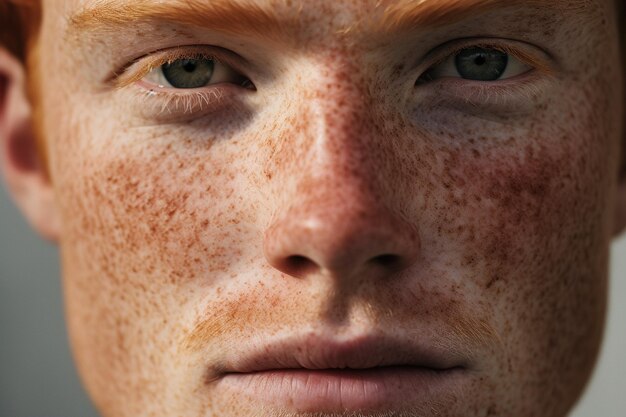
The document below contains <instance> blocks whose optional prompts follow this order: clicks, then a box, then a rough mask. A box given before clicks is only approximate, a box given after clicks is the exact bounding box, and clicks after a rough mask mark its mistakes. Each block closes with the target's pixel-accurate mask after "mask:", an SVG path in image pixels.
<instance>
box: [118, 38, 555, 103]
mask: <svg viewBox="0 0 626 417" xmlns="http://www.w3.org/2000/svg"><path fill="white" fill-rule="evenodd" d="M472 47H479V48H485V49H493V50H498V51H501V52H503V53H507V54H510V55H512V56H513V57H515V58H517V59H519V60H520V61H522V62H523V63H525V64H527V65H529V66H530V67H531V68H532V69H531V70H530V71H528V72H526V73H524V74H522V75H518V76H515V77H512V78H510V79H505V80H502V81H492V82H481V81H471V80H464V79H461V78H446V79H445V80H443V79H435V80H429V81H426V82H424V83H420V79H421V78H422V77H423V76H424V75H425V74H426V73H427V72H428V71H429V70H430V69H431V68H434V67H436V66H437V65H440V64H442V63H444V62H445V61H446V60H447V59H449V58H450V57H451V56H454V55H456V54H458V53H460V52H461V51H463V50H465V49H467V48H472ZM216 49H219V48H216ZM438 49H439V50H440V51H441V52H438V53H436V54H435V56H434V58H431V59H430V60H434V63H433V64H431V65H429V66H428V67H427V69H426V71H423V72H422V74H421V75H420V77H419V78H418V80H417V81H416V84H415V85H416V87H420V86H424V85H426V84H439V85H440V86H442V87H443V88H444V89H446V90H448V91H449V92H451V93H452V96H453V97H455V98H458V97H459V96H460V97H464V98H465V101H466V102H468V103H475V104H481V103H485V102H487V103H494V102H495V103H499V102H501V101H505V100H507V99H509V98H511V97H519V96H522V97H524V98H526V99H530V98H532V97H533V96H535V95H536V94H537V93H538V92H539V88H538V86H537V85H536V82H535V81H536V80H537V79H538V78H540V77H542V76H550V75H552V74H553V69H552V67H551V66H550V65H548V64H547V63H546V62H545V60H541V59H538V58H536V57H535V56H533V55H532V54H530V53H527V52H525V51H523V50H521V49H520V48H514V47H511V46H508V45H503V44H500V43H495V42H486V41H480V40H476V39H474V40H471V39H468V40H465V41H463V42H462V43H460V44H457V45H456V46H455V47H454V48H452V49H451V50H450V49H449V48H442V47H440V48H438ZM180 59H211V60H213V61H215V62H216V63H219V64H223V65H227V66H229V67H232V68H233V69H234V70H235V71H237V72H239V73H241V74H243V71H241V70H240V68H239V67H240V63H238V62H236V60H234V59H231V58H230V57H228V56H227V54H226V53H221V54H220V53H208V51H207V47H206V46H191V47H187V48H184V49H182V50H181V49H176V50H165V51H160V52H158V51H157V52H156V53H153V54H150V55H148V56H147V57H142V58H138V59H136V60H134V61H133V62H132V63H131V64H129V65H128V66H126V67H125V68H123V69H122V71H121V73H120V74H119V75H118V74H116V75H114V78H113V85H114V86H115V87H116V88H118V89H121V88H123V87H126V86H129V85H131V84H137V85H138V88H134V89H132V90H131V92H132V94H133V95H134V96H135V97H136V98H138V99H139V100H140V101H142V102H143V103H144V104H145V103H148V104H150V105H151V107H152V108H151V109H150V110H152V111H156V112H157V113H159V114H162V113H168V114H173V113H177V112H181V113H183V114H190V113H196V112H202V111H208V110H212V109H217V108H219V107H221V106H223V105H224V104H225V102H226V100H229V99H230V98H232V97H233V95H234V92H229V91H228V90H232V89H237V88H240V87H237V86H235V85H232V84H226V83H219V84H214V85H212V86H211V87H210V88H206V87H205V88H199V89H190V90H183V89H175V88H159V87H158V86H154V85H152V86H150V85H146V84H145V83H144V82H143V81H142V80H143V78H144V77H145V76H146V75H148V74H149V73H150V71H153V70H155V69H158V68H159V67H161V66H162V65H165V64H167V63H172V62H174V61H177V60H180ZM146 60H148V62H147V63H146V62H145V61H146ZM155 99H156V100H155Z"/></svg>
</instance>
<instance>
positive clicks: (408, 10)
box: [378, 0, 594, 32]
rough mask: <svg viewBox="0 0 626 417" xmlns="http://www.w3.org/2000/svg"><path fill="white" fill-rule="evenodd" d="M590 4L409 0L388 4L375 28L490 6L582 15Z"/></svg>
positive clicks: (590, 0)
mask: <svg viewBox="0 0 626 417" xmlns="http://www.w3.org/2000/svg"><path fill="white" fill-rule="evenodd" d="M593 5H594V0H413V1H406V2H395V4H392V5H390V6H388V7H387V8H386V10H385V14H384V17H383V19H381V21H380V23H379V24H378V28H379V31H381V32H390V31H403V30H408V29H412V28H415V27H420V28H423V27H428V28H431V27H436V26H445V25H450V24H453V23H456V22H458V21H461V20H464V19H467V18H469V17H471V16H473V15H478V14H483V13H486V12H489V11H491V10H494V9H504V8H512V7H526V8H530V9H543V10H548V11H550V12H552V13H565V12H571V13H574V14H576V15H584V14H585V13H587V12H588V11H589V10H590V9H591V8H592V6H593Z"/></svg>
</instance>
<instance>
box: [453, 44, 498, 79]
mask: <svg viewBox="0 0 626 417" xmlns="http://www.w3.org/2000/svg"><path fill="white" fill-rule="evenodd" d="M508 62H509V56H508V54H506V53H505V52H501V51H498V50H496V49H484V48H467V49H463V50H462V51H461V52H459V53H458V54H457V55H456V57H455V64H456V70H457V71H458V72H459V75H460V76H461V77H463V78H465V79H467V80H475V81H495V80H497V79H499V78H500V77H502V74H504V71H505V70H506V67H507V64H508Z"/></svg>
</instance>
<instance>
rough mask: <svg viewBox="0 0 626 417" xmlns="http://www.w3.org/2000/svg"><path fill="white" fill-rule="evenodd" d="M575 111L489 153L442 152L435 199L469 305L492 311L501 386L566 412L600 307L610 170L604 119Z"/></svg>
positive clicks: (595, 337)
mask: <svg viewBox="0 0 626 417" xmlns="http://www.w3.org/2000/svg"><path fill="white" fill-rule="evenodd" d="M557 107H558V106H557ZM577 110H578V111H577V113H575V114H577V115H578V117H576V118H572V119H568V121H567V122H566V123H565V122H562V121H561V120H560V119H559V118H558V115H554V116H555V117H554V118H553V119H551V118H549V117H547V116H548V115H546V116H545V118H543V119H541V118H540V119H538V120H537V121H536V124H533V125H532V127H529V128H528V131H527V133H526V134H524V135H516V136H511V137H510V138H508V139H507V140H505V141H503V142H501V143H499V144H497V145H496V146H480V147H479V146H476V145H475V144H473V145H470V146H468V147H467V148H466V149H463V150H461V151H457V152H451V153H449V160H448V162H449V163H448V164H446V166H449V167H452V168H450V169H448V170H446V171H445V173H444V175H443V176H442V178H444V181H447V182H448V183H449V190H447V191H446V192H445V193H442V199H443V200H445V201H446V203H445V206H446V207H450V208H452V209H451V211H450V213H449V214H447V215H445V216H444V217H442V218H447V220H446V221H444V222H443V225H444V226H443V232H442V233H443V235H444V236H445V238H444V239H449V241H450V242H453V243H452V244H451V245H458V246H457V247H458V253H459V258H458V259H456V265H457V267H458V269H459V270H460V271H463V274H464V277H466V278H467V279H468V280H469V281H471V286H472V287H473V289H475V294H477V295H476V296H477V297H478V298H479V299H480V300H482V301H483V302H485V303H486V304H488V305H491V306H492V310H493V311H494V312H495V315H494V320H495V321H496V323H497V327H498V329H499V332H500V335H501V338H502V340H503V341H504V344H505V347H506V349H505V351H506V353H505V354H503V356H502V357H501V358H500V360H501V363H502V366H501V369H502V370H503V371H505V374H503V379H502V380H503V381H504V380H509V381H517V382H518V386H517V387H515V388H514V389H513V391H512V392H520V391H523V394H519V395H520V398H539V399H543V400H545V401H546V404H548V403H549V397H550V396H552V397H560V398H562V399H563V404H568V403H569V402H570V399H571V398H575V397H576V395H577V393H578V391H579V390H580V389H582V386H583V384H584V381H586V379H587V377H588V374H589V372H590V369H591V367H592V366H593V362H594V358H595V357H596V353H597V348H598V343H599V340H600V337H601V329H602V326H601V323H602V320H603V316H604V307H605V293H606V262H607V250H608V248H607V242H608V241H609V223H610V210H608V209H607V208H608V207H609V202H610V193H611V186H612V178H613V173H614V167H615V164H614V163H613V158H612V157H610V158H607V155H614V147H615V143H616V142H617V140H616V138H615V137H614V135H613V134H612V131H611V130H610V128H609V127H610V126H609V125H610V124H609V121H608V119H607V116H606V114H608V113H602V112H601V111H599V110H598V111H594V110H592V105H589V107H586V108H580V107H579V108H578V109H577ZM565 114H567V113H565ZM572 120H574V121H572ZM535 126H541V128H537V127H535ZM486 139H487V140H489V138H488V137H487V138H486ZM492 139H494V140H499V139H498V138H492ZM443 196H446V197H443ZM511 375H514V379H512V378H511ZM564 379H566V380H570V381H573V382H572V383H571V384H570V385H569V387H568V391H567V392H563V391H558V389H556V388H555V390H556V391H551V392H550V393H547V392H545V390H544V389H543V388H542V389H539V388H538V387H539V385H537V384H536V383H535V382H533V381H539V380H541V381H544V384H541V386H542V387H558V386H559V383H558V381H562V380H564ZM550 380H552V382H553V383H548V382H547V381H550ZM574 381H575V382H576V383H575V382H574ZM537 391H540V392H537ZM557 414H558V413H555V414H554V415H557Z"/></svg>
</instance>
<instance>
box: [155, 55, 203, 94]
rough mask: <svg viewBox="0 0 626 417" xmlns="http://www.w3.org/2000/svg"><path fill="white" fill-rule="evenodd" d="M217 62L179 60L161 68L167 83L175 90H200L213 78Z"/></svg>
mask: <svg viewBox="0 0 626 417" xmlns="http://www.w3.org/2000/svg"><path fill="white" fill-rule="evenodd" d="M214 70H215V62H214V61H213V60H212V59H178V60H176V61H173V62H171V63H167V64H164V65H163V66H161V71H162V72H163V76H164V77H165V79H166V80H167V82H168V83H169V84H170V85H171V86H172V87H174V88H200V87H204V86H206V85H208V84H209V83H210V81H211V78H212V77H213V72H214Z"/></svg>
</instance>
